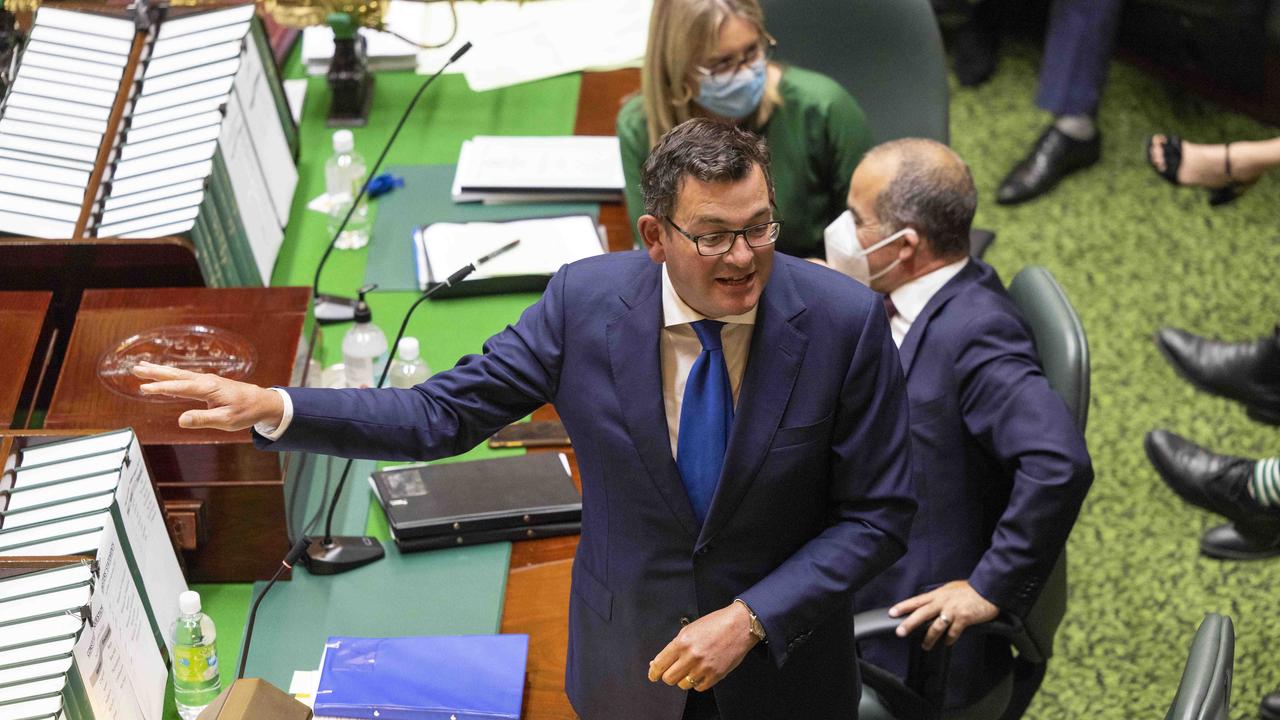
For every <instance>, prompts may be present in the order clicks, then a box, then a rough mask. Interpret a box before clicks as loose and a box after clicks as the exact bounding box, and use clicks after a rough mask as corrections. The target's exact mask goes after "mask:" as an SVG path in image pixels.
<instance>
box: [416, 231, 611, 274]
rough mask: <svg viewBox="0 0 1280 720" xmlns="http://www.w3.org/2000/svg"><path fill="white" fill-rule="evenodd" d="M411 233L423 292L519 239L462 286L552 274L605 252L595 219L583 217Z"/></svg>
mask: <svg viewBox="0 0 1280 720" xmlns="http://www.w3.org/2000/svg"><path fill="white" fill-rule="evenodd" d="M415 235H416V238H415V242H414V246H415V248H414V249H415V255H416V259H417V267H418V282H419V285H420V286H421V287H422V289H424V290H425V289H426V288H427V286H428V285H429V284H431V283H434V282H440V281H442V280H444V279H445V278H447V277H449V275H451V274H453V272H454V271H455V270H458V269H459V268H461V267H463V266H464V265H466V264H467V263H471V262H475V261H476V260H477V259H478V258H480V257H483V256H484V255H487V254H488V253H491V252H493V251H494V250H497V249H498V248H500V247H502V246H503V245H506V244H507V243H509V242H511V241H512V240H515V239H517V238H518V239H519V240H520V244H519V245H517V246H516V247H515V248H513V249H511V250H508V251H507V252H505V253H503V254H502V255H499V256H498V257H496V258H494V259H493V260H490V261H489V262H487V263H485V264H484V265H481V266H480V267H479V268H477V269H476V271H475V272H474V273H472V274H471V276H470V277H469V278H468V280H465V281H463V282H464V284H465V283H466V282H468V281H470V280H481V279H486V278H500V277H513V276H528V275H542V276H547V277H550V276H551V275H552V274H553V273H555V271H556V270H559V269H560V266H561V265H564V264H565V263H571V262H574V261H575V260H581V259H583V258H587V257H592V256H594V255H600V254H603V253H604V249H603V248H602V247H601V246H600V236H599V234H597V233H596V228H595V222H594V221H593V220H592V219H591V218H590V217H589V216H587V215H571V216H568V217H560V218H544V219H539V220H516V221H514V222H504V223H436V224H434V225H428V226H426V227H424V228H420V229H419V231H418V232H417V233H415Z"/></svg>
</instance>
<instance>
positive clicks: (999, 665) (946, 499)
mask: <svg viewBox="0 0 1280 720" xmlns="http://www.w3.org/2000/svg"><path fill="white" fill-rule="evenodd" d="M848 204H849V209H848V211H847V212H846V213H845V214H844V215H842V216H841V217H840V218H839V219H837V220H836V221H835V222H834V223H832V224H831V226H830V227H829V228H828V229H827V243H828V251H827V257H828V259H829V260H832V261H833V264H835V265H836V266H837V267H838V268H839V269H842V270H845V271H847V272H849V274H851V275H853V276H855V277H856V278H858V279H860V280H861V281H863V282H865V283H868V284H869V285H870V286H871V287H872V288H873V289H874V290H876V291H878V292H881V293H884V294H885V295H886V298H885V300H886V302H885V308H886V311H887V312H888V314H889V316H890V320H889V324H890V328H891V332H892V337H893V340H894V342H895V343H896V344H897V345H898V347H899V352H900V355H901V361H902V369H903V372H904V373H906V377H907V395H908V397H909V398H910V403H911V450H912V472H913V474H914V476H915V487H916V493H917V500H918V501H919V503H920V506H919V510H918V514H917V519H916V522H915V524H914V525H913V526H912V531H911V537H910V540H909V541H908V549H907V554H906V555H905V556H904V557H902V558H901V559H900V560H898V562H897V563H896V564H894V565H893V566H892V567H891V568H889V569H888V570H887V571H885V572H884V573H882V574H881V575H880V576H878V577H877V578H876V579H875V580H873V581H872V582H870V583H869V584H867V585H866V586H864V587H863V588H862V589H861V590H859V591H858V592H857V603H856V604H857V608H858V610H859V611H863V610H870V609H874V608H879V607H887V606H892V611H891V612H890V614H891V615H893V616H895V617H904V618H905V619H904V620H903V622H902V624H901V626H900V627H899V629H898V634H899V635H900V636H905V635H907V634H909V633H911V632H913V631H914V630H915V629H916V628H918V627H922V626H924V625H926V624H927V625H928V629H927V632H926V634H925V638H924V645H925V647H926V648H930V647H932V646H933V645H934V644H935V643H936V642H937V641H938V640H939V639H941V638H943V637H945V638H946V642H947V643H949V644H951V643H957V641H959V642H958V643H957V644H955V647H954V648H953V655H952V659H951V674H950V676H949V683H948V704H951V705H955V704H969V703H971V702H974V701H976V700H977V699H979V698H981V697H982V696H983V695H984V694H985V693H986V692H987V691H989V690H990V689H991V688H992V686H993V684H994V683H995V682H996V681H998V680H1000V679H1001V678H1002V677H1004V675H1005V673H1006V671H1007V670H1008V669H1009V668H1010V664H1011V662H1012V658H1011V656H1010V653H1009V648H1008V643H1007V641H1005V640H1003V639H989V640H988V639H985V638H981V637H964V638H963V639H962V638H961V636H962V635H963V634H964V632H965V630H966V629H967V628H969V627H971V626H972V625H975V624H978V623H983V622H987V621H990V620H993V619H995V618H996V616H997V615H998V614H999V612H1000V611H1004V612H1007V613H1010V614H1012V615H1015V616H1023V615H1025V614H1026V612H1027V611H1028V610H1029V609H1030V607H1031V605H1032V603H1033V602H1034V601H1035V599H1036V597H1037V595H1038V593H1039V589H1040V587H1041V586H1042V584H1043V583H1044V581H1045V580H1046V579H1047V577H1048V576H1049V573H1050V571H1051V570H1052V569H1053V567H1054V564H1055V563H1056V562H1057V559H1058V557H1059V555H1060V554H1061V553H1062V548H1063V546H1064V544H1065V543H1066V540H1067V535H1068V533H1070V531H1071V526H1072V525H1073V524H1074V523H1075V519H1076V515H1077V514H1078V513H1079V510H1080V505H1081V503H1082V502H1083V500H1084V497H1085V494H1086V493H1087V492H1088V490H1089V486H1090V484H1091V482H1092V479H1093V470H1092V467H1091V464H1090V460H1089V454H1088V452H1087V450H1086V448H1085V443H1084V438H1083V437H1082V436H1081V433H1080V431H1079V430H1078V429H1077V428H1076V425H1075V422H1074V420H1073V418H1072V416H1071V414H1070V412H1069V411H1068V410H1067V407H1066V404H1065V403H1064V402H1063V401H1062V399H1061V398H1059V397H1058V395H1057V394H1055V393H1054V392H1053V390H1052V389H1050V387H1049V384H1048V382H1047V381H1046V380H1045V377H1044V374H1043V373H1042V371H1041V367H1040V361H1039V358H1038V357H1037V355H1036V350H1035V346H1034V344H1033V340H1032V335H1031V332H1030V329H1029V328H1028V327H1027V325H1026V323H1025V322H1024V321H1023V320H1022V318H1021V316H1020V315H1019V314H1018V311H1017V309H1016V307H1015V306H1014V304H1013V301H1012V300H1011V299H1010V298H1009V296H1008V294H1007V293H1006V292H1005V289H1004V286H1003V284H1002V283H1001V282H1000V278H999V277H998V276H997V275H996V272H995V270H993V269H992V268H991V267H990V266H989V265H987V264H985V263H983V262H982V261H981V260H977V259H972V258H970V257H969V226H970V223H971V222H972V221H973V215H974V211H975V209H976V207H977V193H976V190H975V189H974V185H973V178H972V177H971V175H970V173H969V169H968V167H967V166H966V165H965V164H964V162H963V161H962V160H961V159H960V158H959V157H958V156H957V155H956V154H955V153H954V152H952V151H951V150H950V149H949V148H947V147H946V146H945V145H942V144H940V143H936V142H933V141H931V140H898V141H894V142H891V143H886V144H884V145H881V146H879V147H877V148H874V149H873V150H872V151H871V152H869V153H868V154H867V156H866V157H865V158H864V159H863V161H862V163H861V164H860V165H859V166H858V168H857V169H856V170H855V171H854V175H853V181H852V186H851V188H850V190H849V198H848ZM861 650H862V652H863V657H864V658H866V659H867V660H868V661H870V662H872V663H873V664H875V665H878V666H880V667H883V668H885V669H888V670H890V671H893V672H894V673H896V674H898V675H899V676H902V677H905V674H906V670H907V654H908V651H909V648H908V647H907V644H906V642H904V641H902V640H895V639H893V638H887V639H884V640H875V641H872V642H867V643H864V644H863V645H862V647H861Z"/></svg>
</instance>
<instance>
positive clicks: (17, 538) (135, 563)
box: [0, 429, 187, 648]
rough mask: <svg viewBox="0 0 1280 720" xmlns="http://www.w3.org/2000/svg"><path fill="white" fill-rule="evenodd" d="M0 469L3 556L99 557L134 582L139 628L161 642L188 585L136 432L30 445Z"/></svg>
mask: <svg viewBox="0 0 1280 720" xmlns="http://www.w3.org/2000/svg"><path fill="white" fill-rule="evenodd" d="M4 467H5V472H4V475H3V476H2V478H0V558H4V557H48V556H66V555H93V556H95V557H97V559H98V561H99V564H100V566H101V567H102V568H103V572H104V573H106V572H114V573H116V574H117V575H119V576H120V577H121V578H123V580H122V582H127V584H128V585H129V586H130V587H131V588H134V589H133V592H134V593H135V594H137V595H138V596H139V597H140V598H141V603H142V604H143V605H144V606H145V607H146V608H148V611H147V612H146V614H145V616H143V618H142V619H143V622H142V629H144V630H145V632H146V633H147V635H148V637H149V638H150V640H151V643H152V645H153V646H154V647H158V648H163V647H166V645H167V642H168V634H169V632H170V628H172V627H173V623H174V622H176V621H177V619H178V595H179V594H180V593H182V592H183V591H185V590H186V589H187V585H186V581H185V580H184V579H183V576H182V570H181V568H180V567H179V566H178V560H177V556H176V555H175V553H174V550H173V545H172V543H171V541H170V539H169V532H168V528H167V527H166V526H165V522H164V515H163V513H162V511H161V508H160V503H159V501H158V500H157V499H156V495H155V490H154V489H153V488H152V485H151V478H150V477H149V475H148V474H147V468H146V464H145V463H144V462H143V459H142V448H141V445H140V443H139V442H138V439H137V437H136V436H135V435H134V434H133V431H132V430H128V429H125V430H118V431H115V432H111V433H104V434H102V435H93V436H87V437H83V438H75V439H71V440H63V441H59V442H53V443H47V444H45V445H37V446H34V447H28V448H25V449H23V450H20V451H18V452H17V453H15V454H14V455H11V456H10V457H8V458H6V459H5V466H4ZM113 548H115V549H113ZM117 551H118V554H119V560H120V562H118V563H113V562H111V560H112V558H110V557H107V554H110V553H112V552H117Z"/></svg>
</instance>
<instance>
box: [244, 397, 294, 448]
mask: <svg viewBox="0 0 1280 720" xmlns="http://www.w3.org/2000/svg"><path fill="white" fill-rule="evenodd" d="M271 389H272V390H275V391H276V392H278V393H280V401H281V402H282V403H284V415H283V416H282V417H281V418H280V424H279V425H272V424H271V423H267V422H260V423H257V424H256V425H254V426H253V429H254V431H255V432H257V433H258V434H259V435H261V436H262V437H264V438H266V439H268V440H270V441H272V442H275V441H276V440H279V439H280V436H282V435H284V431H285V430H288V429H289V423H291V422H293V400H291V399H290V398H289V393H287V392H285V391H284V388H278V387H273V388H271Z"/></svg>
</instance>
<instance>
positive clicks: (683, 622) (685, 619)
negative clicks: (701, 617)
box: [680, 616, 693, 626]
mask: <svg viewBox="0 0 1280 720" xmlns="http://www.w3.org/2000/svg"><path fill="white" fill-rule="evenodd" d="M691 622H693V620H692V619H691V618H689V617H688V616H685V617H682V618H680V624H681V625H682V626H683V625H688V624H689V623H691Z"/></svg>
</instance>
